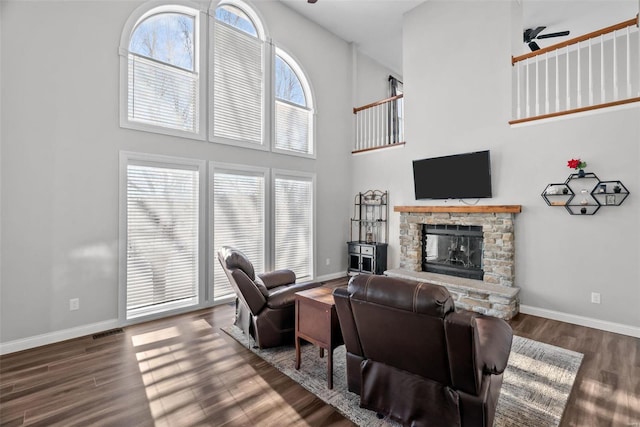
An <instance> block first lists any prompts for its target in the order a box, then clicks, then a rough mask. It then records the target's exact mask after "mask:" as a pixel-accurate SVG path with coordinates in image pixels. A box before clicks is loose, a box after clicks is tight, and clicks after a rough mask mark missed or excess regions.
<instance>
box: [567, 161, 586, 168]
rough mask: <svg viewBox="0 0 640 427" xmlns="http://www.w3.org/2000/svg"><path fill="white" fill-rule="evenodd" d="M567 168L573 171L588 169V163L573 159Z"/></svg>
mask: <svg viewBox="0 0 640 427" xmlns="http://www.w3.org/2000/svg"><path fill="white" fill-rule="evenodd" d="M567 166H568V167H570V168H571V169H584V168H586V167H587V162H583V161H582V160H580V159H571V160H569V161H568V162H567Z"/></svg>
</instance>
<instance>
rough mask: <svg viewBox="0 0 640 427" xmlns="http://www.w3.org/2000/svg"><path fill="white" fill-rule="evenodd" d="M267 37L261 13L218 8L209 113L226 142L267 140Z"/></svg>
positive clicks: (216, 134) (214, 132)
mask: <svg viewBox="0 0 640 427" xmlns="http://www.w3.org/2000/svg"><path fill="white" fill-rule="evenodd" d="M246 10H247V11H250V9H249V8H247V9H246ZM263 37H264V36H263V34H262V31H261V29H260V27H259V21H258V20H257V17H254V18H252V17H250V16H249V15H248V13H247V12H245V11H244V10H243V9H240V8H239V7H236V6H235V5H232V4H224V3H223V4H222V5H220V6H218V8H217V9H216V13H215V24H214V29H213V43H212V45H213V55H212V66H211V69H212V70H213V71H212V73H213V74H212V75H211V76H210V78H211V79H212V88H213V94H212V95H211V96H212V98H210V100H209V102H210V105H211V108H210V112H209V115H210V117H211V126H210V128H211V131H210V132H212V137H215V138H221V141H222V142H224V140H230V141H232V142H233V143H238V142H240V143H247V144H252V145H259V146H262V145H263V144H264V138H263V135H264V81H265V78H264V62H265V60H264V43H263ZM212 139H213V138H212ZM218 140H220V139H218Z"/></svg>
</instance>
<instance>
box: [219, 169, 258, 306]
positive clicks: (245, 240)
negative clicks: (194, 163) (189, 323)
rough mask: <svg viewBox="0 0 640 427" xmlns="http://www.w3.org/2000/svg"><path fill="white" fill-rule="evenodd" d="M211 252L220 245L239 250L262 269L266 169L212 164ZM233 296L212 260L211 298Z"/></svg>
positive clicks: (256, 268) (255, 265) (222, 272)
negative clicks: (242, 168)
mask: <svg viewBox="0 0 640 427" xmlns="http://www.w3.org/2000/svg"><path fill="white" fill-rule="evenodd" d="M212 177H213V178H212V179H213V185H212V187H213V203H212V205H213V241H214V243H213V253H215V251H217V250H218V249H220V248H221V247H222V246H232V247H234V248H236V249H239V250H241V251H242V252H243V253H244V254H245V255H247V257H249V259H250V260H251V263H252V264H253V267H254V269H255V271H256V273H261V272H263V271H264V258H265V172H264V171H258V170H255V171H249V170H233V169H226V168H223V167H220V168H217V167H214V172H213V174H212ZM232 295H234V292H233V289H231V286H230V285H229V281H228V279H227V277H226V275H225V273H224V271H223V270H222V267H221V266H220V263H219V262H217V261H216V262H215V263H214V277H213V299H214V300H220V299H223V298H226V297H230V296H232Z"/></svg>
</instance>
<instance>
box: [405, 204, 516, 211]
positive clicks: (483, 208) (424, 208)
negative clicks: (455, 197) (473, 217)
mask: <svg viewBox="0 0 640 427" xmlns="http://www.w3.org/2000/svg"><path fill="white" fill-rule="evenodd" d="M393 211H394V212H409V213H438V212H449V213H520V212H522V205H478V206H394V207H393Z"/></svg>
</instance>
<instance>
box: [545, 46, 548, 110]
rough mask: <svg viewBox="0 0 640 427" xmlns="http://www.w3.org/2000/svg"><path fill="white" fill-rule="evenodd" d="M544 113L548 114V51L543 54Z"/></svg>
mask: <svg viewBox="0 0 640 427" xmlns="http://www.w3.org/2000/svg"><path fill="white" fill-rule="evenodd" d="M544 113H545V114H549V52H546V53H545V54H544Z"/></svg>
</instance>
